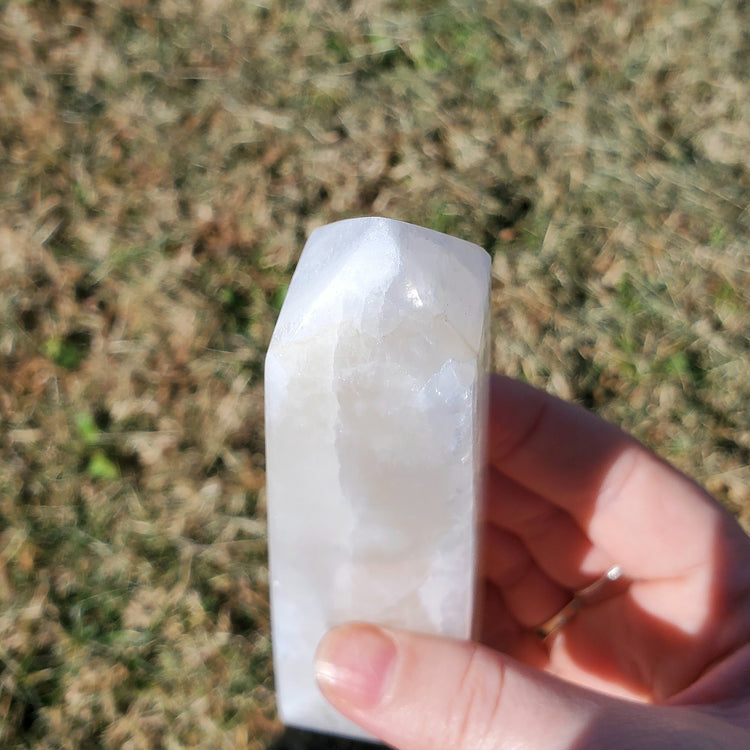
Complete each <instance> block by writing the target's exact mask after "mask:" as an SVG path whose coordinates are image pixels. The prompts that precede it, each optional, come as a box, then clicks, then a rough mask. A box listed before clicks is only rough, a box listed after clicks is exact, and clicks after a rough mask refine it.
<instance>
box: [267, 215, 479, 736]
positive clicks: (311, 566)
mask: <svg viewBox="0 0 750 750" xmlns="http://www.w3.org/2000/svg"><path fill="white" fill-rule="evenodd" d="M489 286H490V259H489V256H488V255H487V253H486V252H485V251H484V250H482V248H480V247H478V246H477V245H473V244H471V243H469V242H465V241H463V240H458V239H455V238H453V237H449V236H447V235H445V234H440V233H438V232H434V231H432V230H428V229H423V228H421V227H417V226H413V225H411V224H405V223H403V222H398V221H393V220H389V219H380V218H367V219H351V220H347V221H341V222H337V223H335V224H330V225H328V226H325V227H322V228H320V229H317V230H315V231H314V232H313V233H312V235H311V236H310V239H309V240H308V242H307V244H306V245H305V248H304V250H303V253H302V256H301V258H300V261H299V264H298V266H297V269H296V271H295V274H294V277H293V279H292V283H291V285H290V287H289V292H288V294H287V297H286V300H285V302H284V306H283V308H282V310H281V314H280V316H279V320H278V323H277V325H276V329H275V331H274V334H273V338H272V340H271V345H270V348H269V350H268V356H267V358H266V373H265V378H266V380H265V387H266V444H267V451H266V460H267V492H268V519H269V545H270V572H271V604H272V624H273V647H274V662H275V676H276V688H277V698H278V706H279V711H280V714H281V717H282V720H284V721H285V722H286V723H287V724H291V725H294V726H299V727H306V728H309V729H315V730H319V731H326V732H332V733H337V734H345V735H351V736H360V737H361V736H364V735H363V733H362V731H361V730H359V729H358V728H356V727H355V726H354V725H353V724H351V723H350V722H348V721H347V720H346V719H344V718H343V717H341V716H339V715H338V714H337V713H336V712H335V711H334V710H333V709H332V708H330V706H329V705H328V704H327V703H326V702H325V701H324V699H323V698H322V696H321V695H320V693H319V691H318V689H317V686H316V684H315V681H314V675H313V655H314V652H315V649H316V647H317V644H318V642H319V640H320V638H321V637H322V635H323V633H324V632H325V631H326V630H327V629H328V628H330V627H331V626H332V625H335V624H338V623H341V622H346V621H350V620H366V621H370V622H375V623H381V624H389V625H394V626H398V627H403V628H409V629H412V630H417V631H421V632H425V633H440V634H444V635H447V636H452V637H457V638H468V637H469V636H470V634H471V627H472V611H473V606H474V587H475V568H476V556H477V535H476V526H477V523H476V521H477V512H478V499H479V495H480V489H481V488H480V484H481V461H482V455H483V434H484V423H483V420H484V408H483V403H482V401H483V398H484V388H485V379H486V361H485V352H486V340H487V316H488V307H489Z"/></svg>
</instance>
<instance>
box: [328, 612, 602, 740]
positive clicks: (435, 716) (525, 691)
mask: <svg viewBox="0 0 750 750" xmlns="http://www.w3.org/2000/svg"><path fill="white" fill-rule="evenodd" d="M316 669H317V676H318V681H319V685H320V688H321V690H322V692H323V694H324V695H325V697H326V698H327V699H328V700H329V701H330V702H331V703H332V704H333V705H334V706H335V707H336V708H337V709H338V710H339V711H341V712H342V713H343V714H345V715H346V716H348V717H349V718H350V719H352V720H353V721H355V722H357V723H358V724H360V726H362V727H364V729H366V730H367V731H369V732H370V733H372V734H374V735H376V736H377V737H379V738H381V739H382V740H384V741H385V742H386V743H388V744H389V745H392V746H394V747H398V748H399V750H475V748H480V747H481V748H488V749H489V748H491V749H492V750H504V749H505V748H507V749H508V750H510V748H518V747H526V748H530V749H535V748H539V749H540V750H541V748H544V749H545V750H572V748H576V747H580V745H578V744H577V740H578V738H580V736H582V735H583V734H585V732H586V730H587V728H588V727H589V726H590V725H591V724H592V723H593V722H594V720H595V719H596V718H597V717H598V716H600V715H602V714H603V713H604V712H605V711H607V710H608V709H609V708H610V707H611V706H612V705H613V701H612V699H610V698H607V697H606V696H599V695H596V694H595V693H590V692H588V691H585V690H582V689H580V688H577V687H575V686H572V685H568V684H566V683H564V682H562V681H559V680H557V679H556V678H554V677H551V676H550V675H546V674H544V673H542V672H539V671H537V670H534V669H532V668H530V667H527V666H524V665H522V664H519V663H518V662H516V661H514V660H513V659H511V658H509V657H507V656H503V655H501V654H498V653H496V652H493V651H491V650H489V649H487V648H485V647H483V646H479V645H477V644H472V643H468V642H457V641H450V640H446V639H441V638H436V637H431V636H420V635H415V634H413V633H407V632H404V631H397V630H391V629H387V630H383V629H380V628H376V627H375V626H372V625H361V624H355V625H347V626H343V627H340V628H336V629H334V630H333V631H331V632H330V633H329V634H328V635H327V636H326V637H325V638H324V639H323V641H322V642H321V645H320V648H319V650H318V656H317V661H316Z"/></svg>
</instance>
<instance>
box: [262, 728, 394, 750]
mask: <svg viewBox="0 0 750 750" xmlns="http://www.w3.org/2000/svg"><path fill="white" fill-rule="evenodd" d="M385 747H386V746H385V745H381V744H379V743H378V744H376V743H372V742H364V741H362V740H350V739H346V738H345V737H339V736H336V735H333V734H320V733H318V732H307V731H305V730H302V729H285V730H284V733H283V734H281V735H280V736H279V737H277V738H276V740H275V741H274V742H273V743H272V744H271V745H270V746H269V748H268V750H381V748H385Z"/></svg>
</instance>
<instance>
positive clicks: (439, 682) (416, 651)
mask: <svg viewBox="0 0 750 750" xmlns="http://www.w3.org/2000/svg"><path fill="white" fill-rule="evenodd" d="M489 410H490V413H489V439H488V463H489V466H488V478H487V501H486V518H485V521H484V537H483V554H482V564H481V573H482V577H483V581H484V591H483V597H482V598H483V602H482V605H481V614H480V618H479V619H480V626H481V637H480V640H481V642H482V643H481V644H480V643H469V642H458V641H451V640H447V639H443V638H436V637H431V636H424V635H418V634H414V633H408V632H404V631H398V630H395V629H389V628H380V627H376V626H374V625H370V624H365V623H352V624H349V625H344V626H341V627H338V628H335V629H334V630H332V631H331V632H329V633H328V634H327V635H326V636H325V637H324V639H323V641H322V642H321V645H320V647H319V650H318V656H317V660H316V671H317V677H318V682H319V685H320V688H321V690H322V692H323V694H324V695H325V696H326V698H327V699H328V700H329V701H330V702H331V703H332V704H333V705H334V706H335V707H336V708H337V709H338V710H339V711H341V712H342V713H343V714H345V715H346V716H348V717H349V718H351V719H352V720H353V721H355V722H357V723H358V724H360V725H361V726H362V727H363V728H365V729H366V730H367V731H369V732H370V733H372V734H373V735H375V736H377V737H379V738H381V739H382V740H383V741H384V742H386V743H387V744H389V745H391V746H393V747H395V748H398V749H399V750H443V749H445V750H477V749H479V748H481V749H485V748H486V749H487V750H506V749H507V750H510V749H511V748H513V749H514V750H518V749H519V748H524V749H528V750H537V749H538V750H589V749H591V750H593V749H594V748H601V747H606V748H607V750H618V749H619V748H623V749H624V748H641V749H643V748H664V747H680V748H696V749H697V748H748V747H750V540H749V539H748V537H747V536H746V535H745V534H744V532H743V531H742V529H741V528H740V527H739V526H738V525H737V523H736V522H735V521H734V519H733V518H732V517H731V516H730V515H729V514H728V513H727V512H726V511H724V510H723V509H722V508H721V506H720V505H719V504H718V503H717V502H716V501H715V500H714V499H713V498H712V497H710V496H709V495H708V494H707V493H706V492H705V491H704V490H703V489H701V488H700V487H699V486H698V485H696V484H695V483H694V482H693V481H691V480H690V479H688V478H687V477H685V476H684V475H682V474H681V473H679V472H678V471H677V470H676V469H674V468H673V467H671V466H670V465H668V464H667V463H665V462H664V461H662V460H661V459H659V458H658V457H657V456H655V455H654V454H653V453H651V452H649V451H648V450H646V449H645V448H644V447H643V446H642V445H641V444H639V443H638V442H637V441H635V440H634V439H633V438H632V437H629V436H628V435H626V434H624V433H623V432H621V431H620V430H619V429H617V428H616V427H614V426H612V425H610V424H608V423H606V422H604V421H602V420H600V419H598V418H597V417H595V416H593V415H592V414H590V413H588V412H586V411H584V410H583V409H580V408H578V407H576V406H573V405H571V404H568V403H565V402H563V401H560V400H558V399H555V398H553V397H551V396H549V395H547V394H544V393H542V392H540V391H538V390H536V389H534V388H531V387H530V386H527V385H525V384H522V383H519V382H516V381H512V380H509V379H506V378H502V377H494V378H493V379H492V380H491V386H490V404H489ZM615 564H617V565H619V566H620V567H621V568H622V571H623V577H622V578H620V579H619V580H617V581H614V582H608V583H607V584H606V585H605V586H603V587H602V588H601V589H600V590H599V592H598V593H597V594H596V595H594V596H593V598H592V600H590V601H587V603H586V604H584V605H583V606H582V607H581V608H580V609H579V610H578V611H577V612H576V613H575V614H574V615H573V617H572V618H571V619H570V620H569V621H568V622H567V623H565V624H564V626H563V627H561V628H560V629H559V630H557V631H556V632H555V633H553V634H552V635H551V636H549V637H548V638H546V639H543V638H541V637H540V636H539V635H538V634H537V633H535V629H536V628H537V627H538V626H540V625H541V624H542V623H544V622H545V621H547V620H548V619H549V618H550V617H552V616H553V615H555V614H556V613H557V612H559V611H560V610H561V609H562V608H563V607H564V606H565V605H566V604H567V603H568V602H569V601H570V600H571V599H572V598H573V596H574V595H575V593H576V592H578V591H580V590H581V589H582V588H584V587H586V586H588V585H589V584H591V583H593V582H594V581H596V580H598V579H600V578H601V576H602V575H603V574H605V573H606V571H607V570H609V569H610V568H611V567H612V566H613V565H615Z"/></svg>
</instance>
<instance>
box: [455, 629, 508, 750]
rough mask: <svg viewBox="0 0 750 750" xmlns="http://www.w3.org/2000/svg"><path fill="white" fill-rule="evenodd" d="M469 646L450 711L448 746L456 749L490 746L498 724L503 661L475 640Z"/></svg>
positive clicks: (477, 749)
mask: <svg viewBox="0 0 750 750" xmlns="http://www.w3.org/2000/svg"><path fill="white" fill-rule="evenodd" d="M470 648H471V652H470V654H469V656H468V658H467V662H466V669H465V670H464V673H463V675H462V677H461V680H460V681H459V683H458V685H457V686H456V692H455V703H454V705H453V706H452V707H451V710H450V714H449V715H450V716H451V717H452V719H451V721H450V724H449V734H450V738H449V744H448V746H449V747H454V748H456V749H457V750H491V748H493V747H494V745H495V742H496V740H497V732H496V731H495V730H496V729H497V727H498V726H499V713H500V707H501V701H502V692H503V682H504V670H503V664H502V662H501V661H500V660H499V659H496V658H494V657H493V656H492V655H491V654H490V652H488V651H487V650H486V649H485V648H483V647H482V646H480V645H478V644H471V646H470Z"/></svg>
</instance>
